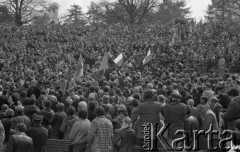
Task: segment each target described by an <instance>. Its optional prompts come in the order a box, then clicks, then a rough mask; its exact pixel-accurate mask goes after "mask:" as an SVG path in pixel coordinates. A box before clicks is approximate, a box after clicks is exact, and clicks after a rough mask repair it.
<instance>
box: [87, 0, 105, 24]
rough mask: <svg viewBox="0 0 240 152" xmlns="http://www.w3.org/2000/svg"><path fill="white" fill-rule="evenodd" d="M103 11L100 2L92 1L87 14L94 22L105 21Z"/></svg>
mask: <svg viewBox="0 0 240 152" xmlns="http://www.w3.org/2000/svg"><path fill="white" fill-rule="evenodd" d="M103 13H104V11H103V10H102V7H101V6H100V5H99V4H97V3H94V2H91V4H90V6H89V9H88V12H87V15H88V19H89V20H90V21H91V23H92V24H97V23H101V22H103Z"/></svg>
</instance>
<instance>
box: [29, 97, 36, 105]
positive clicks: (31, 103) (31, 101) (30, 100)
mask: <svg viewBox="0 0 240 152" xmlns="http://www.w3.org/2000/svg"><path fill="white" fill-rule="evenodd" d="M35 103H36V100H35V99H33V98H29V99H28V105H34V104H35Z"/></svg>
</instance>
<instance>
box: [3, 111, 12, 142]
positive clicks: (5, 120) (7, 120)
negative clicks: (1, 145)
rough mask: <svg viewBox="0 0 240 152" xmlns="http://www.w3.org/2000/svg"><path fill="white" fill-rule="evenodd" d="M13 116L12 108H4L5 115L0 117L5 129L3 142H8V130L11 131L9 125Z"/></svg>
mask: <svg viewBox="0 0 240 152" xmlns="http://www.w3.org/2000/svg"><path fill="white" fill-rule="evenodd" d="M13 117H14V111H13V110H12V109H7V110H6V117H5V118H3V119H2V124H3V127H4V130H5V140H4V141H5V142H8V139H9V136H10V132H11V126H12V122H13Z"/></svg>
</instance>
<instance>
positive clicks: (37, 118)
mask: <svg viewBox="0 0 240 152" xmlns="http://www.w3.org/2000/svg"><path fill="white" fill-rule="evenodd" d="M42 119H43V116H42V115H40V114H34V115H33V122H34V127H31V128H29V129H28V130H27V132H26V133H27V135H28V136H29V137H31V138H32V140H33V152H45V145H46V142H47V139H48V130H47V129H46V128H45V127H43V126H42Z"/></svg>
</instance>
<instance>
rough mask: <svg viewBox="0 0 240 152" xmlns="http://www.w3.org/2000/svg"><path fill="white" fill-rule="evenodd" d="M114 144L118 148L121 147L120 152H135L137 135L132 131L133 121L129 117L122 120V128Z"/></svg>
mask: <svg viewBox="0 0 240 152" xmlns="http://www.w3.org/2000/svg"><path fill="white" fill-rule="evenodd" d="M114 143H115V145H117V147H119V149H118V152H133V151H134V145H135V143H136V133H135V131H134V130H133V129H132V121H131V119H130V118H129V117H125V118H123V119H122V126H121V128H120V129H119V131H118V133H117V136H116V138H115V140H114Z"/></svg>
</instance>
